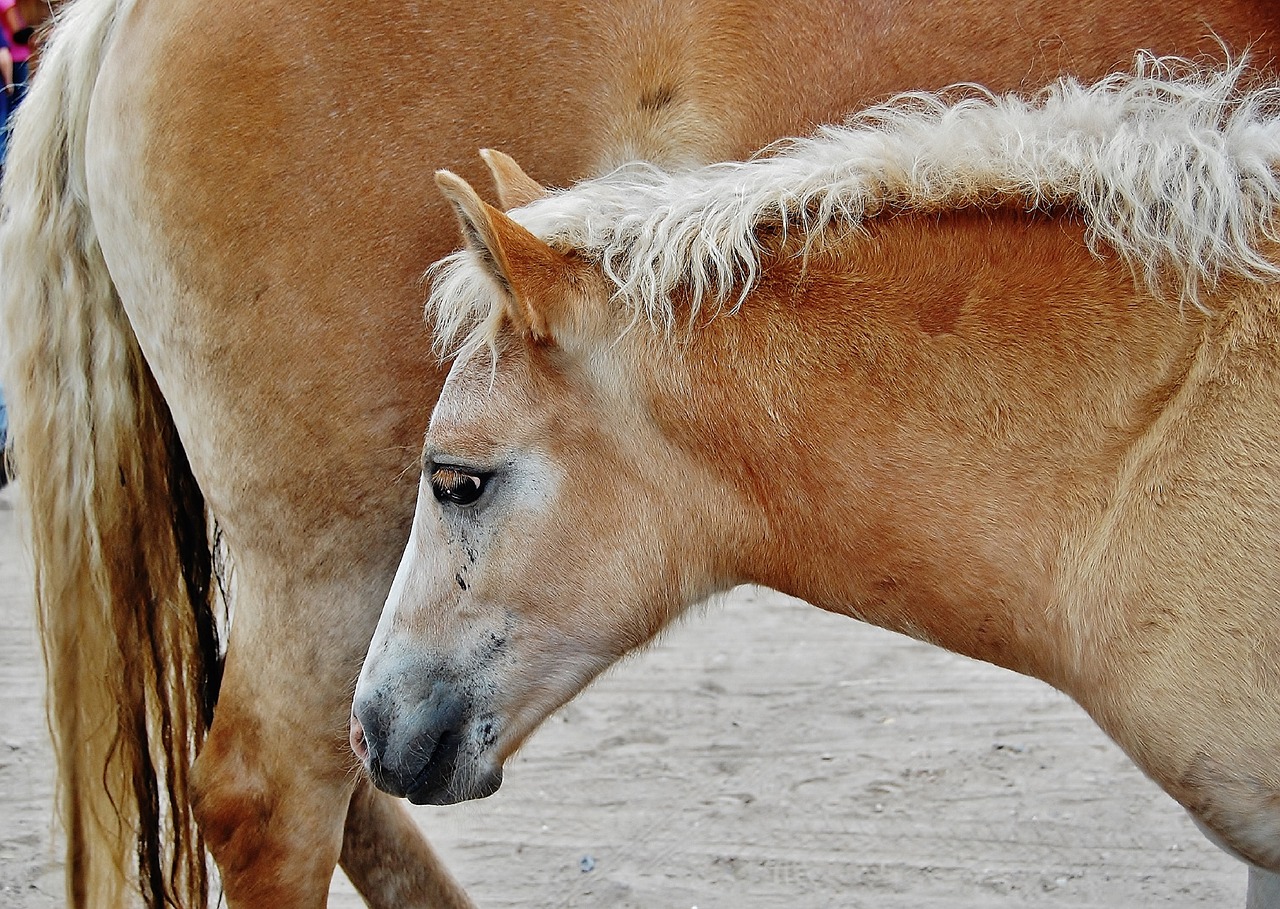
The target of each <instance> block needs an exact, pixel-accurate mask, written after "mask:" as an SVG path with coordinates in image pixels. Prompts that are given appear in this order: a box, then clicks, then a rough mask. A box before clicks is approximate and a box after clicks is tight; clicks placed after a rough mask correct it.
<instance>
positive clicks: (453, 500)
mask: <svg viewBox="0 0 1280 909" xmlns="http://www.w3.org/2000/svg"><path fill="white" fill-rule="evenodd" d="M488 479H489V477H488V476H487V475H486V474H477V473H464V472H463V471H461V470H458V469H456V468H454V467H437V468H435V469H434V470H432V471H431V492H432V494H433V495H435V497H436V501H437V502H447V503H449V504H450V505H463V506H465V505H474V504H475V503H476V502H477V501H478V500H479V499H480V496H481V495H483V494H484V486H485V482H486V481H487V480H488Z"/></svg>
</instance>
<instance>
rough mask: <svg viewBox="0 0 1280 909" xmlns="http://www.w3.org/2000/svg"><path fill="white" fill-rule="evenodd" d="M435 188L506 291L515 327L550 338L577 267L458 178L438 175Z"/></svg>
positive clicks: (546, 338) (538, 337)
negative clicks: (553, 320)
mask: <svg viewBox="0 0 1280 909" xmlns="http://www.w3.org/2000/svg"><path fill="white" fill-rule="evenodd" d="M436 185H437V186H439V187H440V191H441V192H442V193H444V196H445V198H446V199H448V200H449V202H450V203H451V204H452V205H453V210H454V213H455V214H457V216H458V223H459V224H460V225H461V227H462V233H463V236H464V237H465V238H466V241H467V245H468V246H469V247H471V249H472V250H473V251H475V252H476V253H477V254H479V256H480V258H481V259H482V260H483V262H484V264H485V266H486V267H487V268H488V269H489V271H490V273H491V275H492V277H493V278H494V280H495V281H497V282H498V284H499V286H501V287H502V288H503V290H505V291H506V298H507V303H508V306H507V312H508V314H509V315H510V317H511V320H512V322H513V323H515V326H516V328H517V329H519V330H520V331H523V332H525V333H526V334H528V335H531V336H532V337H534V338H535V339H538V340H548V339H550V337H551V331H550V328H549V324H548V322H549V319H548V316H549V315H551V313H552V311H553V310H554V309H555V308H556V307H557V306H558V305H560V304H561V303H562V302H563V301H562V299H561V298H562V297H563V296H564V293H565V292H566V290H567V285H568V281H569V276H570V271H571V269H572V265H571V264H570V263H569V262H568V261H567V260H566V259H565V257H564V256H563V255H562V254H560V253H558V252H556V251H555V250H554V249H552V248H551V247H550V246H548V245H547V244H546V243H544V242H543V241H542V240H540V239H538V238H537V237H536V236H534V235H533V234H532V233H530V232H529V231H528V230H526V229H525V228H523V227H521V226H520V225H519V224H517V223H516V222H515V221H513V220H511V218H509V217H507V216H506V215H505V214H503V213H502V212H500V211H498V210H497V209H496V208H494V207H493V206H492V205H489V204H488V203H487V202H485V201H484V200H483V199H481V198H480V197H479V196H478V195H476V191H475V190H474V189H472V188H471V184H470V183H468V182H467V181H466V180H464V179H462V178H461V177H459V176H458V175H457V174H454V173H451V172H450V171H447V170H438V171H436Z"/></svg>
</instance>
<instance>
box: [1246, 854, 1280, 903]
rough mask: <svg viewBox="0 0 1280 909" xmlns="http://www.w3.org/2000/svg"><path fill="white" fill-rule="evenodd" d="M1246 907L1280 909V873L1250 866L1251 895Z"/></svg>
mask: <svg viewBox="0 0 1280 909" xmlns="http://www.w3.org/2000/svg"><path fill="white" fill-rule="evenodd" d="M1244 905H1245V909H1280V874H1276V872H1274V871H1264V870H1262V869H1261V868H1259V867H1258V866H1257V865H1250V866H1249V896H1248V898H1247V899H1246V900H1245V904H1244Z"/></svg>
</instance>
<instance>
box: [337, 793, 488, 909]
mask: <svg viewBox="0 0 1280 909" xmlns="http://www.w3.org/2000/svg"><path fill="white" fill-rule="evenodd" d="M342 869H343V870H344V871H345V872H346V873H347V877H348V878H350V879H351V883H352V884H353V885H354V886H355V888H356V890H358V891H360V895H361V896H362V897H364V899H365V902H367V903H368V904H369V905H370V906H372V907H373V909H475V904H474V903H472V902H471V900H470V899H469V898H468V897H467V895H466V893H464V892H463V890H462V888H461V887H460V886H458V883H457V881H455V880H454V879H453V877H452V875H450V874H449V872H448V870H447V869H446V868H445V867H444V865H443V864H442V863H441V861H440V859H439V858H438V857H437V856H436V854H435V852H434V851H433V850H432V849H431V846H430V845H429V844H428V843H427V841H426V838H425V837H423V836H422V833H421V831H420V830H419V829H418V825H417V824H416V823H415V822H414V820H413V818H412V817H410V816H409V812H408V811H406V810H405V808H404V805H403V803H401V801H400V800H399V799H393V798H392V797H391V796H389V795H387V794H385V793H382V792H379V791H378V790H377V789H375V788H374V787H373V786H372V785H371V784H370V783H369V782H368V781H367V780H361V781H360V782H359V783H358V784H357V785H356V791H355V794H354V795H352V797H351V807H350V808H348V809H347V826H346V830H345V832H344V833H343V837H342Z"/></svg>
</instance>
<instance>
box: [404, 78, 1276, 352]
mask: <svg viewBox="0 0 1280 909" xmlns="http://www.w3.org/2000/svg"><path fill="white" fill-rule="evenodd" d="M1254 76H1255V74H1254V73H1253V72H1252V71H1251V70H1249V69H1248V68H1247V67H1246V65H1245V62H1244V61H1243V60H1240V61H1237V62H1235V63H1230V64H1227V65H1225V66H1222V67H1219V68H1214V69H1206V68H1202V67H1197V66H1195V65H1193V64H1191V63H1189V62H1187V61H1184V60H1178V59H1170V58H1165V59H1155V58H1151V57H1149V56H1140V57H1139V58H1138V61H1137V64H1136V66H1135V68H1134V70H1133V72H1130V73H1124V74H1117V75H1113V76H1111V77H1109V78H1107V79H1104V80H1102V81H1100V82H1098V83H1096V84H1093V85H1089V86H1085V85H1082V84H1080V83H1079V82H1076V81H1074V80H1069V79H1067V80H1062V81H1059V82H1057V83H1055V84H1053V85H1051V86H1050V87H1048V88H1046V89H1045V90H1043V91H1042V92H1040V93H1039V94H1038V95H1036V96H1034V97H1032V98H1023V97H1019V96H1016V95H1006V96H1000V97H997V96H994V95H992V94H990V93H988V92H986V91H984V90H983V89H981V88H978V87H975V86H960V87H956V88H953V89H951V90H948V91H946V92H942V93H938V94H925V93H911V94H905V95H901V96H899V97H897V98H895V99H893V100H892V101H890V102H888V103H886V104H883V105H880V106H877V107H872V108H870V109H868V110H865V111H863V112H862V113H860V114H858V115H856V116H854V117H853V118H851V119H850V120H849V121H848V122H847V123H846V124H845V125H843V126H835V127H826V128H823V129H821V130H819V131H818V132H817V133H815V134H814V135H813V136H811V137H809V138H806V139H794V140H787V141H785V142H782V143H779V144H777V145H775V146H773V147H771V148H770V149H768V150H766V153H764V154H763V155H762V156H760V157H757V158H755V159H753V160H751V161H747V162H743V163H729V164H715V165H711V166H708V167H703V168H699V169H696V170H690V171H685V172H678V173H667V172H664V171H661V170H658V169H657V168H653V167H649V166H646V165H641V164H636V165H631V166H628V167H626V168H622V169H620V170H618V171H615V172H614V173H611V174H608V175H607V176H604V177H600V178H598V179H594V180H588V181H585V182H583V183H580V184H578V185H577V186H575V187H573V188H572V189H569V190H565V191H560V192H557V193H553V194H552V195H550V196H549V197H547V198H545V199H542V200H540V201H537V202H534V203H533V204H531V205H528V206H526V207H525V208H522V209H517V210H516V211H514V212H512V213H511V215H512V217H513V218H515V219H516V220H517V221H519V222H520V223H521V224H523V225H524V226H525V227H526V228H528V229H529V230H531V231H532V232H533V233H535V234H537V235H538V236H539V237H541V238H543V239H544V240H546V241H547V242H548V243H550V244H551V245H552V246H555V247H557V248H561V249H572V250H575V251H576V252H577V253H579V254H580V255H583V256H585V257H587V258H590V259H593V260H595V261H597V262H599V264H600V266H601V268H602V270H603V271H604V273H605V275H606V276H607V277H608V278H609V279H610V280H611V281H612V282H613V283H614V285H615V286H616V288H617V294H616V296H617V298H618V300H619V302H620V303H621V304H622V305H623V306H627V307H630V308H631V311H632V313H633V315H634V316H635V318H637V319H645V320H647V321H649V322H651V323H652V324H654V325H658V326H664V325H665V326H669V325H671V324H673V323H674V321H675V319H676V318H677V316H676V313H675V311H674V307H673V305H672V302H671V297H672V292H673V291H674V290H675V289H676V288H677V287H681V286H682V285H683V286H685V287H687V288H688V289H689V290H690V291H691V293H690V294H688V295H682V296H684V297H686V298H691V299H692V300H693V301H694V302H693V306H695V307H697V306H699V305H700V303H701V301H702V300H704V299H711V300H713V301H718V302H720V303H725V302H727V301H730V300H732V301H734V303H735V305H736V302H738V301H740V300H741V299H742V298H743V297H744V296H745V294H746V293H747V292H748V291H749V290H750V289H751V287H752V286H753V284H754V282H755V281H756V280H757V278H758V276H759V273H760V267H761V265H760V255H761V249H760V244H759V236H758V232H759V229H760V228H761V227H762V226H774V227H777V228H780V229H781V230H782V231H783V233H784V235H786V236H789V237H793V238H798V239H799V240H800V241H801V242H800V244H799V248H800V250H801V252H802V253H807V252H809V251H811V250H812V249H813V247H814V245H815V244H819V243H821V242H823V241H824V239H826V238H827V236H828V234H829V231H830V230H831V229H832V228H846V229H848V228H855V229H856V228H857V227H858V226H859V225H860V224H862V223H863V222H864V221H866V220H867V219H868V218H871V217H874V216H876V215H877V214H880V213H883V212H886V211H893V212H904V211H932V210H938V211H940V210H946V209H955V208H961V207H969V206H988V207H991V206H997V205H1013V204H1016V205H1019V206H1021V207H1024V208H1028V209H1049V208H1055V207H1070V208H1071V209H1073V210H1074V211H1076V212H1078V213H1079V214H1080V216H1081V217H1082V218H1083V219H1084V220H1085V222H1086V224H1087V226H1088V232H1089V234H1088V236H1089V241H1090V243H1091V244H1095V245H1096V244H1100V243H1105V244H1106V245H1108V246H1110V247H1112V248H1113V249H1115V250H1116V251H1117V252H1118V253H1119V254H1120V255H1121V256H1122V257H1124V258H1125V260H1126V261H1128V262H1129V263H1130V264H1131V265H1132V266H1133V268H1134V269H1135V271H1136V272H1138V273H1139V274H1141V275H1142V276H1143V277H1144V279H1145V280H1146V282H1147V284H1148V286H1149V287H1150V288H1151V290H1152V291H1153V292H1155V293H1157V294H1163V293H1166V292H1169V291H1173V292H1175V293H1176V295H1178V296H1180V297H1181V299H1183V300H1184V301H1187V302H1189V303H1192V304H1196V305H1200V304H1201V300H1202V296H1203V293H1204V292H1205V291H1206V290H1212V289H1213V288H1214V287H1215V286H1216V285H1217V284H1218V282H1219V281H1221V280H1222V279H1223V278H1224V277H1229V276H1233V277H1243V278H1246V279H1248V280H1254V281H1270V280H1275V279H1277V278H1280V268H1277V266H1276V264H1275V263H1273V262H1271V261H1270V260H1269V259H1267V258H1266V257H1264V255H1263V254H1262V253H1260V252H1259V247H1260V246H1261V245H1263V244H1267V243H1273V242H1275V241H1276V239H1277V229H1276V225H1275V219H1274V213H1275V211H1276V210H1277V205H1278V204H1280V181H1278V180H1277V177H1276V173H1275V167H1276V165H1277V163H1280V87H1277V86H1276V85H1275V84H1274V83H1268V84H1267V85H1264V86H1262V87H1255V88H1253V89H1251V90H1249V91H1245V90H1244V89H1243V88H1242V87H1241V86H1242V84H1243V83H1244V82H1245V81H1246V80H1247V79H1249V78H1252V77H1254ZM478 267H479V266H478V264H477V263H476V262H475V261H474V260H472V259H471V258H470V257H469V254H467V253H459V254H455V255H454V256H452V257H450V258H448V259H446V260H444V261H443V262H441V263H440V264H439V265H438V267H437V270H436V283H435V287H434V291H433V294H432V301H431V303H430V304H429V310H430V312H431V313H432V316H433V319H434V323H435V329H436V332H437V337H438V340H439V342H440V343H441V344H442V345H443V346H444V347H446V348H453V347H455V346H456V345H457V344H458V343H459V342H460V341H461V342H462V343H464V344H465V345H466V346H467V347H474V346H478V345H483V344H485V343H491V342H492V338H493V333H494V332H496V330H497V328H498V324H499V314H498V312H497V311H496V310H495V309H494V306H495V304H494V298H495V296H494V294H493V292H492V288H485V286H484V283H485V280H484V279H483V276H480V275H476V274H469V273H470V272H472V271H473V270H474V269H476V268H478ZM691 315H696V309H695V311H694V313H685V314H684V316H683V317H684V318H687V317H689V316H691ZM464 337H465V340H463V339H464Z"/></svg>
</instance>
